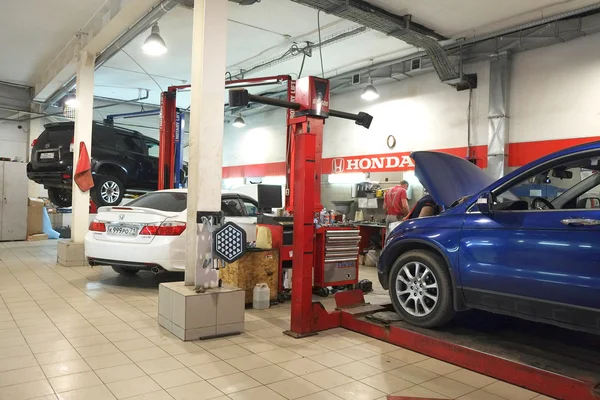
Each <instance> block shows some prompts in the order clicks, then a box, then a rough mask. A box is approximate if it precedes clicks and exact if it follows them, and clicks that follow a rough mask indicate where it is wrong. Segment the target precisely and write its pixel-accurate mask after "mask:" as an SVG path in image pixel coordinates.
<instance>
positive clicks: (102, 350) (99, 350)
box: [77, 343, 119, 357]
mask: <svg viewBox="0 0 600 400" xmlns="http://www.w3.org/2000/svg"><path fill="white" fill-rule="evenodd" d="M77 352H78V353H79V354H81V356H82V357H93V356H103V355H105V354H112V353H119V349H117V348H116V347H115V345H114V344H112V343H104V344H95V345H92V346H84V347H78V348H77Z"/></svg>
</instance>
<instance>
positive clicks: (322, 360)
mask: <svg viewBox="0 0 600 400" xmlns="http://www.w3.org/2000/svg"><path fill="white" fill-rule="evenodd" d="M308 358H309V359H311V360H313V361H316V362H318V363H319V364H321V365H324V366H326V367H329V368H333V367H338V366H340V365H344V364H350V363H351V362H353V361H354V360H353V359H352V358H350V357H346V356H343V355H341V354H339V353H336V352H335V351H329V352H325V353H320V354H316V355H314V356H310V357H308Z"/></svg>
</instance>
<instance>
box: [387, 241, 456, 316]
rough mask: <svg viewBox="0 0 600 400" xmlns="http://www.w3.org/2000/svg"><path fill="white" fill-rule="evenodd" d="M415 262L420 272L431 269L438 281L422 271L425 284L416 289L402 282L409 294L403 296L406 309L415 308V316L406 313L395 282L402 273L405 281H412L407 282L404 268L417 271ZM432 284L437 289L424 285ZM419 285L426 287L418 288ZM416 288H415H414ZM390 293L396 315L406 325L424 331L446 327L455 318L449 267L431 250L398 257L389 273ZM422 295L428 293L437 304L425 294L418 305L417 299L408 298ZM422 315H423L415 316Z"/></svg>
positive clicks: (417, 251) (410, 252)
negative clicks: (423, 329)
mask: <svg viewBox="0 0 600 400" xmlns="http://www.w3.org/2000/svg"><path fill="white" fill-rule="evenodd" d="M415 263H418V264H419V269H420V270H421V269H423V265H424V266H425V267H427V269H429V271H430V272H431V275H433V278H435V281H433V280H432V279H433V278H432V277H431V275H430V274H429V273H427V274H423V272H421V277H422V278H423V282H420V281H417V282H415V283H414V285H415V286H408V285H406V284H404V283H399V285H400V286H401V287H400V289H401V290H406V291H407V292H408V293H404V294H403V295H402V296H403V299H404V300H405V304H406V308H407V309H411V308H412V309H413V310H412V311H413V313H411V312H409V311H407V309H405V307H403V306H402V304H401V303H400V299H399V297H400V296H399V295H398V294H397V288H396V282H397V281H398V275H399V274H400V273H402V278H403V279H404V280H405V281H409V282H410V279H407V277H406V276H407V275H406V272H405V271H406V270H404V271H402V269H403V267H405V266H406V267H407V269H408V270H409V272H411V273H412V272H415V270H414V269H411V268H415V267H416V265H417V264H415ZM415 275H416V274H415ZM415 277H416V276H415ZM399 282H401V281H399ZM433 283H436V284H437V289H425V288H424V286H427V285H429V286H430V285H432V284H433ZM412 284H413V283H411V285H412ZM418 285H423V286H422V287H418ZM413 287H414V289H412V288H413ZM389 291H390V298H391V299H392V304H393V306H394V309H395V310H396V312H397V313H398V314H400V315H401V316H402V317H403V318H404V320H405V321H406V322H409V323H411V324H413V325H416V326H420V327H423V328H435V327H439V326H442V325H444V324H445V323H447V322H448V321H450V320H451V319H452V318H453V317H454V314H455V311H454V306H453V290H452V280H451V279H450V272H449V271H448V266H447V265H446V263H445V262H444V260H443V259H442V258H441V257H440V256H439V255H437V254H435V253H433V252H431V251H427V250H411V251H408V252H406V253H404V254H402V255H401V256H400V257H398V259H397V260H396V262H395V263H394V265H393V266H392V269H391V271H390V282H389ZM422 292H427V293H428V294H430V295H432V296H434V295H435V296H437V301H436V302H433V301H432V300H431V298H430V297H427V296H426V295H425V296H422V298H423V302H421V301H419V302H417V300H415V299H414V298H413V299H409V297H410V296H412V294H415V295H418V296H421V293H422ZM406 296H408V297H406ZM422 304H425V306H427V307H428V308H429V311H427V310H425V308H424V306H423V305H422ZM421 310H422V311H421ZM419 313H421V314H423V315H414V314H419Z"/></svg>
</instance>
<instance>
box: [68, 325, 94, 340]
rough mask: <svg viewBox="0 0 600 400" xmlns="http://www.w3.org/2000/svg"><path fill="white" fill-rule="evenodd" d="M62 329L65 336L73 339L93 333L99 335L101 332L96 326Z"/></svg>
mask: <svg viewBox="0 0 600 400" xmlns="http://www.w3.org/2000/svg"><path fill="white" fill-rule="evenodd" d="M61 331H62V334H63V336H64V337H66V338H67V339H73V338H78V337H82V336H91V335H99V334H100V331H99V330H97V329H96V328H94V327H90V328H77V329H68V330H62V329H61Z"/></svg>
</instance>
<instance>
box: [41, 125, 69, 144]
mask: <svg viewBox="0 0 600 400" xmlns="http://www.w3.org/2000/svg"><path fill="white" fill-rule="evenodd" d="M74 134H75V132H74V131H73V129H72V128H71V129H69V128H61V129H46V130H45V131H44V132H42V134H41V135H40V137H39V138H38V141H39V142H42V143H67V144H70V143H71V140H72V139H73V135H74Z"/></svg>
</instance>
